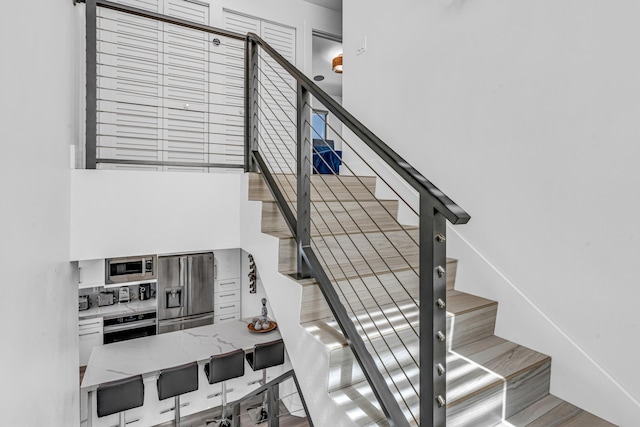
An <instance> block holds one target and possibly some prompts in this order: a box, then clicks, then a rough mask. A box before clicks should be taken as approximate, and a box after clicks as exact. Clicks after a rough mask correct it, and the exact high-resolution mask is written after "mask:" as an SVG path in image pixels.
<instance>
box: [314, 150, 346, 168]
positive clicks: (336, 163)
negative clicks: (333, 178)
mask: <svg viewBox="0 0 640 427" xmlns="http://www.w3.org/2000/svg"><path fill="white" fill-rule="evenodd" d="M341 164H342V151H341V150H334V149H333V148H332V147H327V146H325V147H313V173H319V174H335V175H338V174H339V173H340V165H341Z"/></svg>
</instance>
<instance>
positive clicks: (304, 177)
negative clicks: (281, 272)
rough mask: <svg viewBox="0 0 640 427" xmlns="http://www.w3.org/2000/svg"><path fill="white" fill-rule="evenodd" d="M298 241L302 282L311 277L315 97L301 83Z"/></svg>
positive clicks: (297, 162) (299, 273)
mask: <svg viewBox="0 0 640 427" xmlns="http://www.w3.org/2000/svg"><path fill="white" fill-rule="evenodd" d="M296 125H297V144H296V145H297V147H296V148H297V149H296V177H297V230H296V231H297V238H298V241H297V243H298V278H300V279H302V278H306V277H311V271H310V269H309V266H308V264H307V262H306V261H305V260H304V258H303V253H304V248H305V247H309V246H310V245H311V96H310V94H309V91H307V90H306V89H305V88H304V87H303V86H302V85H301V84H300V83H298V93H297V122H296Z"/></svg>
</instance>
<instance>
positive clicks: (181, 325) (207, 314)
mask: <svg viewBox="0 0 640 427" xmlns="http://www.w3.org/2000/svg"><path fill="white" fill-rule="evenodd" d="M213 266H214V264H213V252H205V253H199V254H189V255H177V256H166V257H158V290H157V301H158V333H159V334H163V333H165V332H173V331H180V330H182V329H188V328H195V327H196V326H203V325H210V324H212V323H213V280H214V269H213Z"/></svg>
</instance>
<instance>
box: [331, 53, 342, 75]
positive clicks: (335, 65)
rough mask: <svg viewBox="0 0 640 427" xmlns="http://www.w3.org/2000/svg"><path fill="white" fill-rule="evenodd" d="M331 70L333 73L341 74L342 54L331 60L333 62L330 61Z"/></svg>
mask: <svg viewBox="0 0 640 427" xmlns="http://www.w3.org/2000/svg"><path fill="white" fill-rule="evenodd" d="M331 69H332V70H333V72H334V73H338V74H342V54H340V55H338V56H336V57H335V58H333V61H331Z"/></svg>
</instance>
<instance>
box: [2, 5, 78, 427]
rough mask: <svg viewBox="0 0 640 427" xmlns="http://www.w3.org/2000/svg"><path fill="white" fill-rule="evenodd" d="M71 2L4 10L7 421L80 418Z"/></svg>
mask: <svg viewBox="0 0 640 427" xmlns="http://www.w3.org/2000/svg"><path fill="white" fill-rule="evenodd" d="M73 18H74V10H73V3H72V2H71V1H67V0H57V1H51V0H34V1H29V2H7V3H6V4H4V8H3V11H2V13H1V14H0V57H1V58H2V60H1V62H2V65H1V66H0V81H1V82H2V89H1V93H2V95H1V96H0V116H1V117H2V125H1V126H0V144H1V145H2V151H3V152H2V157H1V158H2V160H1V166H0V194H1V195H2V202H1V203H2V208H1V209H0V236H2V237H1V238H0V260H1V261H0V266H1V268H2V271H3V275H2V282H1V283H0V290H1V291H2V293H3V295H4V298H3V307H2V315H1V316H0V319H1V320H2V323H3V327H2V329H1V331H0V342H2V351H1V352H0V365H1V366H2V369H3V372H2V384H3V385H2V390H1V391H0V413H1V414H2V415H1V417H2V421H1V422H0V423H1V424H2V425H12V426H18V425H20V426H34V425H39V424H42V423H43V422H46V423H49V424H52V425H59V426H70V427H73V426H77V425H78V424H79V417H78V412H79V402H78V399H79V390H78V378H79V377H78V350H77V349H78V335H77V314H76V310H77V306H76V300H75V296H77V288H73V285H72V283H71V280H70V278H71V266H70V264H69V163H70V162H69V158H70V155H69V146H70V144H72V143H73V142H74V141H73V129H74V127H75V123H74V120H75V117H74V111H73V97H74V87H75V86H74V85H73V80H74V78H76V76H75V75H74V69H73V67H72V56H73V46H74V39H73Z"/></svg>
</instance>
